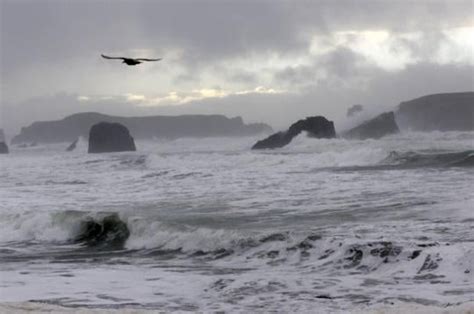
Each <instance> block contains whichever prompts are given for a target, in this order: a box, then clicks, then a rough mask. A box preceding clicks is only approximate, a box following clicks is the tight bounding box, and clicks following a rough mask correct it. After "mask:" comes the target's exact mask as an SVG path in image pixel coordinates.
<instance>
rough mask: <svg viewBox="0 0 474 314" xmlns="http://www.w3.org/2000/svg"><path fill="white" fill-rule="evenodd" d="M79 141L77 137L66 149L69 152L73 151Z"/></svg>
mask: <svg viewBox="0 0 474 314" xmlns="http://www.w3.org/2000/svg"><path fill="white" fill-rule="evenodd" d="M78 141H79V138H76V139H75V140H74V142H72V143H71V145H69V146H68V147H67V148H66V151H67V152H72V151H73V150H75V149H76V145H77V142H78Z"/></svg>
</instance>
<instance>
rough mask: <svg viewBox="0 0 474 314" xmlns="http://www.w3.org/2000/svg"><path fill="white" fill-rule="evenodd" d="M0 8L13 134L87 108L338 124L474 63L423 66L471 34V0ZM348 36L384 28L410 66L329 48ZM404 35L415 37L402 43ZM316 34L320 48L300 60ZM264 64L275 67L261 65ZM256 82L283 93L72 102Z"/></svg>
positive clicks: (4, 101)
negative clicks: (141, 61) (452, 32)
mask: <svg viewBox="0 0 474 314" xmlns="http://www.w3.org/2000/svg"><path fill="white" fill-rule="evenodd" d="M0 9H1V10H0V14H1V19H0V21H1V22H0V23H1V24H0V25H1V27H0V32H1V34H0V48H1V54H0V62H1V63H0V68H1V88H2V96H1V98H0V102H1V106H2V108H0V109H1V111H0V112H1V113H2V120H3V121H4V122H3V124H5V125H6V124H7V122H8V124H9V125H12V126H11V127H17V126H18V125H24V124H26V123H29V121H32V120H34V119H48V118H58V117H59V116H63V115H65V114H69V113H72V112H78V111H85V110H94V111H103V112H105V113H111V114H123V115H130V114H150V113H155V112H171V113H180V114H181V113H188V112H190V113H191V112H203V113H204V112H206V113H211V112H212V113H214V112H222V113H226V114H232V115H237V114H238V115H243V116H244V117H246V118H247V120H251V121H256V120H262V121H267V122H270V123H272V124H274V125H276V126H278V125H285V124H286V123H288V120H290V119H294V118H298V117H300V116H302V115H305V114H314V113H317V112H319V111H321V114H323V113H324V114H328V115H332V116H338V115H339V114H344V113H345V109H346V108H347V107H348V106H350V105H353V104H354V103H361V104H364V105H365V104H374V105H375V104H381V106H384V105H387V106H388V105H393V104H395V103H398V102H399V101H401V100H403V99H408V98H412V97H417V96H420V95H423V94H427V93H432V92H441V91H455V90H470V89H472V87H473V82H472V70H473V69H472V64H468V63H462V62H457V61H456V62H451V63H449V64H444V65H441V64H435V63H434V62H435V60H432V59H431V56H432V53H433V51H436V50H439V48H440V47H441V46H442V44H443V43H446V42H448V41H449V39H448V38H447V37H446V35H445V33H444V30H445V29H447V28H450V27H459V26H472V22H473V13H472V12H473V4H472V1H470V0H467V1H457V0H432V1H403V0H398V1H376V0H363V1H351V0H342V1H329V0H327V1H325V0H324V1H303V0H301V1H283V0H281V1H280V0H277V1H269V0H258V1H250V0H244V1H212V0H201V1H191V0H182V1H172V0H165V1H148V0H138V1H125V0H123V1H122V0H121V1H112V0H103V1H97V0H85V1H60V0H34V1H33V0H23V1H16V0H1V1H0ZM357 30H372V31H377V30H385V31H387V32H390V36H391V39H392V41H391V43H390V47H389V48H390V51H392V52H393V53H394V55H395V56H397V54H398V53H399V54H400V55H401V54H403V53H408V54H409V55H411V56H412V57H413V59H414V61H413V62H414V63H413V64H407V66H406V67H405V68H401V69H397V70H396V71H387V70H386V69H382V68H380V67H378V66H377V65H376V64H374V62H372V61H373V60H368V59H367V57H366V56H363V55H361V54H360V53H358V52H356V51H354V50H353V49H352V48H351V44H350V42H349V43H347V45H345V46H337V45H336V43H335V42H334V38H333V37H332V36H333V34H334V32H336V31H357ZM412 31H414V32H418V33H420V34H421V35H420V36H421V38H418V39H415V40H413V39H410V38H406V37H404V36H403V34H404V33H405V32H412ZM314 36H319V38H320V40H321V44H322V45H323V47H321V49H322V48H324V49H327V51H326V50H325V51H323V52H321V53H319V54H318V55H311V54H310V53H309V50H310V47H311V40H312V39H313V37H314ZM100 53H110V54H119V53H120V54H122V53H123V54H133V55H138V54H145V55H146V56H152V55H153V56H155V55H156V56H165V59H164V60H163V62H159V63H156V64H149V65H147V66H146V67H137V68H126V67H123V66H119V65H118V64H116V63H113V62H111V61H107V62H105V61H104V60H101V59H100V57H99V54H100ZM301 59H304V60H305V62H298V61H297V60H301ZM268 60H276V61H275V62H274V63H270V64H265V62H266V61H268ZM293 60H294V62H293ZM259 62H260V63H261V64H258V63H259ZM255 63H257V65H260V66H257V67H256V66H255ZM273 84H275V86H273ZM265 85H267V86H266V87H268V88H280V87H281V88H282V89H283V88H284V89H285V90H286V93H279V94H271V95H270V94H258V93H254V94H252V93H250V94H246V95H231V96H229V97H226V98H216V99H206V100H200V101H194V102H192V103H191V104H188V105H183V106H181V107H167V108H153V109H150V108H147V109H143V108H140V109H139V108H137V107H136V106H133V105H131V104H130V103H128V102H125V101H123V99H122V98H120V97H119V98H113V100H111V101H109V102H108V103H107V102H106V101H94V102H89V103H88V104H87V105H85V104H84V103H79V102H77V100H76V99H77V96H79V95H84V94H85V95H101V94H104V95H113V96H117V97H118V96H120V95H124V94H126V93H136V94H145V95H153V94H157V93H161V94H166V93H168V92H170V91H175V90H178V91H179V90H188V91H189V90H194V89H202V88H210V87H214V88H216V89H219V88H223V89H227V88H229V86H237V87H235V90H238V89H253V88H255V87H257V86H265ZM49 95H56V96H49ZM39 108H41V109H39ZM15 121H16V122H15ZM13 125H15V126H13Z"/></svg>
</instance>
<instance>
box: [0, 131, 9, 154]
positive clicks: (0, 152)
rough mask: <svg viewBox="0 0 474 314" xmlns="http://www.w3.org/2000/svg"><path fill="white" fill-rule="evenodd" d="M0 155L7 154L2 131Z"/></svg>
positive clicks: (0, 132)
mask: <svg viewBox="0 0 474 314" xmlns="http://www.w3.org/2000/svg"><path fill="white" fill-rule="evenodd" d="M0 154H8V145H7V143H6V140H5V134H4V133H3V130H2V129H0Z"/></svg>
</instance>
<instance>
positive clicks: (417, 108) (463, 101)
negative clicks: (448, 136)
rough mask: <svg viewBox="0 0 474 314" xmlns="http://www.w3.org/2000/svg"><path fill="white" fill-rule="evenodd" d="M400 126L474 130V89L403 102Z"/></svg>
mask: <svg viewBox="0 0 474 314" xmlns="http://www.w3.org/2000/svg"><path fill="white" fill-rule="evenodd" d="M396 116H397V122H398V124H399V126H400V127H401V128H402V129H403V128H408V129H411V130H416V131H471V130H474V92H466V93H447V94H434V95H427V96H423V97H420V98H416V99H413V100H410V101H406V102H402V103H401V104H400V105H399V108H398V111H397V112H396Z"/></svg>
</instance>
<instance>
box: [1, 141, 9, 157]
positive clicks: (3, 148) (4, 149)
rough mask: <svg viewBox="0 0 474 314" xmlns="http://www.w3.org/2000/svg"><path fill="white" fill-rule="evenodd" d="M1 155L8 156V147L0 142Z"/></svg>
mask: <svg viewBox="0 0 474 314" xmlns="http://www.w3.org/2000/svg"><path fill="white" fill-rule="evenodd" d="M0 154H8V145H7V144H6V143H5V142H0Z"/></svg>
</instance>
